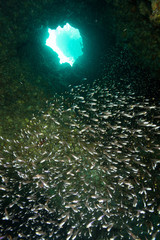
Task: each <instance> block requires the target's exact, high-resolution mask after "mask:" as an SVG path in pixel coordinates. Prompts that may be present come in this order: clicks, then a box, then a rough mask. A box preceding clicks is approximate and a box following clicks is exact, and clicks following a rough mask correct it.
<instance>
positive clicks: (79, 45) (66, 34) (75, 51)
mask: <svg viewBox="0 0 160 240" xmlns="http://www.w3.org/2000/svg"><path fill="white" fill-rule="evenodd" d="M48 33H49V38H47V40H46V45H47V46H48V47H50V48H52V49H53V51H55V52H56V53H57V54H58V57H59V59H60V64H62V63H65V62H67V63H69V64H70V65H71V66H72V65H73V63H74V62H75V61H76V60H77V58H78V57H79V56H81V55H83V52H82V49H83V41H82V37H81V35H80V32H79V30H78V29H76V28H74V27H71V25H69V23H66V25H65V26H64V27H63V28H61V27H60V26H58V27H57V28H56V29H55V30H54V29H53V30H52V29H50V28H48Z"/></svg>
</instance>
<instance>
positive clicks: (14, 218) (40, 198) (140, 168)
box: [0, 72, 160, 240]
mask: <svg viewBox="0 0 160 240" xmlns="http://www.w3.org/2000/svg"><path fill="white" fill-rule="evenodd" d="M110 76H111V74H110ZM109 80H110V81H109ZM121 81H122V80H121ZM121 81H120V82H119V84H118V86H119V87H117V86H116V85H115V84H113V82H112V81H111V79H110V78H109V77H108V72H106V74H103V77H101V78H100V79H95V80H94V81H93V82H92V83H91V84H89V83H87V81H86V80H83V82H82V83H81V84H78V85H75V86H70V87H69V90H68V91H67V92H65V93H63V94H60V95H57V94H55V95H54V97H53V98H52V101H51V103H49V102H48V101H46V107H45V110H42V111H41V112H40V114H34V115H33V117H32V119H31V120H30V121H29V122H28V124H27V126H26V127H25V128H22V129H21V130H20V131H17V133H16V132H15V134H14V137H12V138H8V137H6V135H5V136H3V135H2V136H1V137H0V142H1V153H0V196H1V197H0V206H1V207H0V239H59V240H62V239H67V240H69V239H72V240H73V239H83V240H85V239H98V240H102V239H117V240H118V239H152V240H153V239H159V238H160V233H159V229H160V218H159V214H160V187H159V182H160V175H159V170H160V158H159V150H160V145H159V135H160V129H159V119H160V115H159V111H160V105H159V103H158V101H157V100H156V99H155V98H153V97H152V98H149V97H146V96H145V95H138V94H137V93H135V91H134V88H133V87H132V84H131V82H129V81H128V82H126V83H125V86H123V87H121V86H120V85H121Z"/></svg>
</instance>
